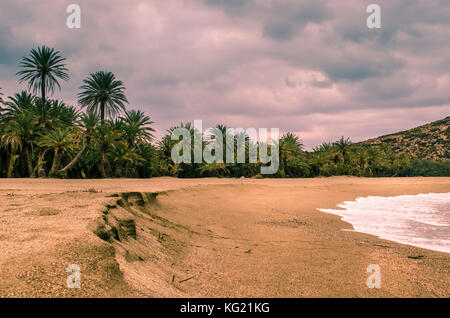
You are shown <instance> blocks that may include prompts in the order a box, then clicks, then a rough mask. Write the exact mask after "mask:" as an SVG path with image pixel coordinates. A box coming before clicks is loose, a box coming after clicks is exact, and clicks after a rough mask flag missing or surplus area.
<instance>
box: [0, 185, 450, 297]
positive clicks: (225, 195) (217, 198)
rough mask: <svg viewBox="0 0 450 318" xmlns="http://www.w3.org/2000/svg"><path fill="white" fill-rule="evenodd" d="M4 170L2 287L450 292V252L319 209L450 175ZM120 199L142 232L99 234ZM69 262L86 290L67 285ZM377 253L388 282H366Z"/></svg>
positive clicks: (414, 188)
mask: <svg viewBox="0 0 450 318" xmlns="http://www.w3.org/2000/svg"><path fill="white" fill-rule="evenodd" d="M4 180H5V182H1V183H0V196H1V197H2V199H4V200H3V201H4V202H5V203H6V204H5V205H4V206H2V207H1V208H0V209H1V210H2V212H1V214H0V215H1V217H0V221H1V225H2V235H1V236H0V248H2V251H4V252H3V254H2V256H1V259H0V264H1V266H2V268H3V269H4V270H3V271H2V274H1V279H0V282H1V284H0V286H2V287H0V296H1V297H36V296H38V297H143V296H144V297H449V296H450V290H449V289H450V288H449V286H448V285H449V284H448V277H449V268H448V262H449V261H450V255H449V254H448V253H444V252H435V251H431V250H426V249H422V248H416V247H413V246H408V245H403V244H400V243H396V242H393V241H387V240H383V239H379V238H377V237H376V236H372V235H369V234H364V233H360V232H354V231H342V230H341V229H350V228H352V226H351V224H350V223H347V222H344V221H342V220H340V217H339V216H337V215H332V214H328V213H325V212H320V211H317V210H316V209H317V208H331V209H333V208H335V207H336V205H337V204H338V203H340V202H343V201H350V200H354V199H355V198H357V197H361V196H367V195H381V196H394V195H400V194H418V193H429V192H441V193H442V192H450V178H370V179H367V178H356V177H332V178H316V179H262V180H255V179H214V178H213V179H174V178H156V179H147V180H143V179H106V180H104V179H103V180H102V179H98V180H54V179H4ZM2 181H3V180H2ZM152 192H160V193H161V192H162V193H161V194H160V195H158V196H157V197H156V200H155V201H152V200H147V199H145V200H144V201H145V204H144V205H142V206H141V205H139V204H137V203H136V202H139V201H142V200H141V199H139V194H141V197H142V194H145V193H152ZM119 193H128V194H129V195H128V196H127V199H126V200H125V201H126V204H124V206H120V205H119V206H117V204H115V202H116V201H118V199H117V198H116V197H110V196H111V195H112V194H119ZM131 193H133V194H131ZM136 193H139V194H136ZM143 197H146V196H145V195H144V196H143ZM120 200H123V197H122V198H121V199H120ZM122 204H123V202H122ZM111 205H116V207H115V208H112V209H110V210H109V211H108V212H107V213H106V215H107V218H109V216H111V220H113V221H114V222H115V221H117V220H119V221H120V220H125V219H126V220H128V219H133V220H134V221H135V224H136V238H137V239H136V240H135V239H133V238H127V237H125V238H124V239H122V240H121V241H117V240H112V241H111V242H106V241H104V240H101V239H99V238H98V237H97V236H96V235H95V234H93V232H94V231H95V230H96V228H97V227H98V225H99V224H100V223H98V222H101V221H99V218H101V217H102V212H103V215H105V207H106V206H111ZM113 221H111V224H114V222H113ZM119 223H120V222H119ZM108 225H109V224H108ZM70 262H73V263H75V264H77V263H76V262H78V263H80V264H79V265H80V267H81V269H82V275H83V276H82V284H83V287H82V288H81V289H80V290H68V289H67V288H65V286H64V283H65V280H66V278H67V275H68V274H66V272H65V271H64V270H65V267H66V266H67V265H68V264H69V263H70ZM52 264H53V265H52ZM70 264H71V263H70ZM369 264H379V265H380V268H381V274H382V287H381V288H380V289H368V288H367V286H366V279H367V277H368V276H369V274H367V272H366V268H367V266H368V265H369ZM36 266H37V267H36ZM42 282H44V287H43V283H42Z"/></svg>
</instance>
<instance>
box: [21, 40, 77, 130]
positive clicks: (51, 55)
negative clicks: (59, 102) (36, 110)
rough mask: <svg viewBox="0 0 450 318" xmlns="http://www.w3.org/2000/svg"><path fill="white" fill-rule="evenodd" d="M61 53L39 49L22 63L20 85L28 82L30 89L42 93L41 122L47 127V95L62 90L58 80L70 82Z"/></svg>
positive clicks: (43, 47)
mask: <svg viewBox="0 0 450 318" xmlns="http://www.w3.org/2000/svg"><path fill="white" fill-rule="evenodd" d="M59 54H60V53H59V51H55V49H54V48H49V47H46V46H42V47H38V48H37V50H36V49H32V50H31V51H30V55H29V56H28V57H23V58H22V61H21V62H20V67H21V68H22V70H21V71H19V72H17V75H18V76H20V79H19V83H22V82H24V81H27V82H28V89H33V93H34V94H36V93H37V92H38V91H39V90H40V91H41V101H42V103H41V118H40V122H41V123H43V124H44V125H45V103H46V93H47V92H49V93H53V92H54V91H55V87H57V88H58V89H61V86H60V85H59V82H58V79H62V80H65V81H68V80H69V75H68V74H67V71H68V69H67V68H66V67H65V66H66V65H65V64H64V63H63V62H64V61H65V60H66V59H65V58H64V57H62V56H60V55H59Z"/></svg>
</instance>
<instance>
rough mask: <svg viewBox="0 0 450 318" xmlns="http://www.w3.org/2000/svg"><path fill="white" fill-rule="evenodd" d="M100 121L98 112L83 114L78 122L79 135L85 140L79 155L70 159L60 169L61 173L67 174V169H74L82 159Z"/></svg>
mask: <svg viewBox="0 0 450 318" xmlns="http://www.w3.org/2000/svg"><path fill="white" fill-rule="evenodd" d="M98 121H99V120H98V116H97V114H94V113H92V112H90V113H87V114H83V115H81V118H80V120H79V122H78V127H79V130H81V133H80V134H79V137H80V138H81V139H82V140H83V141H82V143H83V145H82V147H81V149H80V151H79V152H78V153H77V155H76V156H75V157H74V158H73V159H72V161H70V162H69V163H68V164H67V165H66V166H65V167H64V168H62V169H61V170H59V173H60V174H66V173H67V171H69V170H70V169H72V168H73V167H74V166H75V165H76V164H77V162H78V161H79V160H80V159H81V157H82V156H83V155H84V154H85V153H86V151H87V149H88V147H89V145H90V143H91V139H92V137H93V135H94V132H95V129H96V128H97V126H98ZM80 138H79V139H80Z"/></svg>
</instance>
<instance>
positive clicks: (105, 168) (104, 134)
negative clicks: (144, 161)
mask: <svg viewBox="0 0 450 318" xmlns="http://www.w3.org/2000/svg"><path fill="white" fill-rule="evenodd" d="M94 136H95V143H96V144H97V147H98V149H99V150H100V153H101V159H100V162H99V163H98V168H99V170H100V174H101V176H102V178H106V177H108V176H111V175H112V170H111V163H110V161H109V158H108V153H109V152H110V151H111V150H113V149H114V148H115V147H117V146H118V145H119V144H120V143H123V132H122V131H120V130H116V129H115V128H114V126H113V125H111V124H110V123H106V124H103V125H100V126H98V127H97V129H96V131H95V135H94Z"/></svg>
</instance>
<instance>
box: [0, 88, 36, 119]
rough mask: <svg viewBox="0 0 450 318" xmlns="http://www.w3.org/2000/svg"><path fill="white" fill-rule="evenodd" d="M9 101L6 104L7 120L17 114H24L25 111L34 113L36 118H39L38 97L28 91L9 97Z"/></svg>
mask: <svg viewBox="0 0 450 318" xmlns="http://www.w3.org/2000/svg"><path fill="white" fill-rule="evenodd" d="M8 99H9V100H8V101H5V102H4V105H5V106H6V109H5V110H4V113H5V117H6V118H13V117H14V116H15V115H16V114H19V113H23V112H25V111H28V112H31V113H33V114H34V115H35V116H39V112H38V111H37V108H36V97H35V96H34V95H32V94H30V93H28V92H27V91H21V92H20V93H16V94H14V96H9V97H8Z"/></svg>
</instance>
